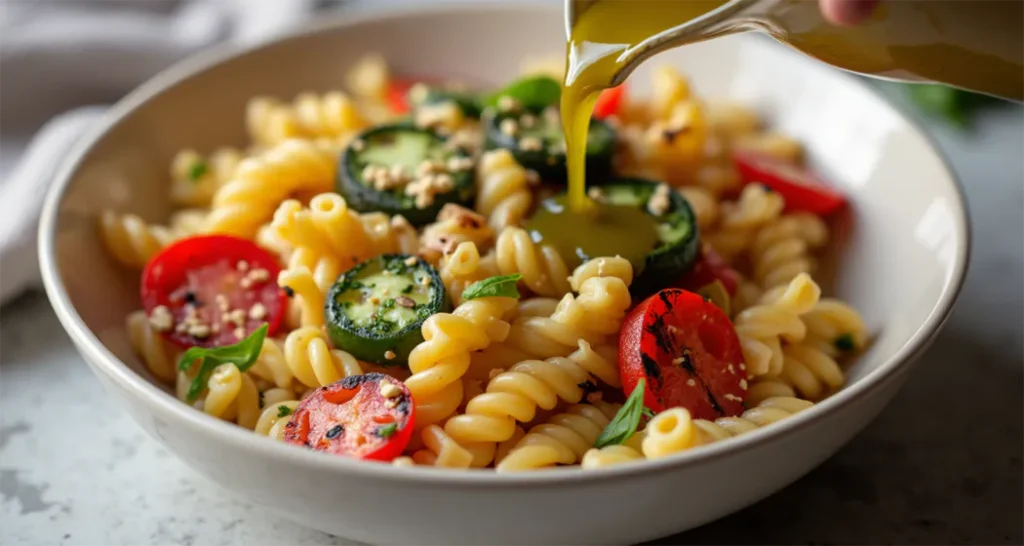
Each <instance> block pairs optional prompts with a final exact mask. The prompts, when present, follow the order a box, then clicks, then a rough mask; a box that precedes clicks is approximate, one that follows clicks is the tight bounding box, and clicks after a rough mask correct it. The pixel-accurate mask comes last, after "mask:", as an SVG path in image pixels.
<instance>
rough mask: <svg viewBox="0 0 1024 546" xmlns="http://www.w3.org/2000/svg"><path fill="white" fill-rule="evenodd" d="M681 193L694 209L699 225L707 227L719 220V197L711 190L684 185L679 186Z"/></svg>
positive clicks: (701, 227) (703, 227) (702, 227)
mask: <svg viewBox="0 0 1024 546" xmlns="http://www.w3.org/2000/svg"><path fill="white" fill-rule="evenodd" d="M679 193H680V194H681V195H682V196H683V198H684V199H686V201H687V202H688V203H689V204H690V208H691V209H693V214H694V216H696V217H697V227H699V228H700V229H707V228H709V227H711V226H712V225H714V223H715V221H716V220H718V199H716V198H715V195H714V194H713V193H712V192H711V191H710V190H707V189H705V188H702V187H699V186H684V187H682V188H679Z"/></svg>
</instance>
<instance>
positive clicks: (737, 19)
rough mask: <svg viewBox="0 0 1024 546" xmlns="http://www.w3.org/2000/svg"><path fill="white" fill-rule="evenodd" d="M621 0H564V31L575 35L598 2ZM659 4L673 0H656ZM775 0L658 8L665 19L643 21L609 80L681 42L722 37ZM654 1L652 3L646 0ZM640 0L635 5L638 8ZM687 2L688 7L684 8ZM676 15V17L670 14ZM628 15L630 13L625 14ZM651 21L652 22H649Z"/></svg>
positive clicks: (617, 81)
mask: <svg viewBox="0 0 1024 546" xmlns="http://www.w3.org/2000/svg"><path fill="white" fill-rule="evenodd" d="M621 1H623V0H565V32H566V37H567V38H568V39H570V40H572V39H573V37H574V29H575V28H576V26H577V23H578V22H579V21H580V19H581V18H582V17H584V16H585V15H586V13H587V12H588V11H590V10H592V9H594V8H595V6H597V5H598V4H602V3H605V2H621ZM655 1H657V2H658V4H660V5H661V7H664V6H665V5H666V3H667V2H671V1H673V0H655ZM775 1H777V0H730V1H726V2H720V3H715V4H720V5H718V7H716V8H714V9H711V10H708V11H707V12H704V13H700V12H697V13H693V10H692V6H694V5H699V4H694V3H692V2H685V3H682V2H681V3H680V9H679V10H675V11H673V10H668V11H664V10H659V15H666V17H664V18H660V19H657V20H655V21H652V20H650V19H648V20H646V21H642V23H643V24H642V25H641V26H642V27H643V29H644V33H643V35H642V38H641V39H639V40H638V41H637V42H636V43H631V44H628V46H627V47H626V49H625V50H623V51H622V53H621V54H620V55H619V56H618V58H617V62H616V65H617V70H616V73H615V74H614V77H613V79H612V82H611V83H612V85H619V84H620V83H622V82H623V81H625V80H626V78H627V77H628V76H629V75H630V74H631V73H632V72H633V70H635V69H636V67H637V66H639V65H640V64H641V63H643V62H644V61H646V60H647V59H649V58H651V57H653V56H654V55H657V54H658V53H661V52H663V51H667V50H669V49H673V48H676V47H679V46H682V45H686V44H691V43H694V42H700V41H704V40H707V39H710V38H714V37H716V36H722V35H725V34H730V33H733V32H736V31H738V30H740V29H742V28H743V26H745V25H746V23H748V22H749V21H751V18H750V17H748V16H750V15H753V14H754V12H760V11H763V8H764V6H765V4H773V3H774V2H775ZM649 3H653V2H649ZM639 4H640V2H636V3H635V4H634V6H636V7H637V8H638V9H637V11H641V10H642V7H641V6H639ZM687 4H688V5H689V6H690V8H691V9H686V7H687ZM673 15H676V17H673ZM626 17H627V18H628V17H629V15H626ZM652 22H653V25H652ZM639 23H641V21H639V20H638V21H629V20H619V21H614V22H613V24H616V25H631V24H639Z"/></svg>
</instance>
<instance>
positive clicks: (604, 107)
mask: <svg viewBox="0 0 1024 546" xmlns="http://www.w3.org/2000/svg"><path fill="white" fill-rule="evenodd" d="M625 97H626V84H624V83H623V84H620V85H619V86H617V87H610V88H608V89H605V90H604V91H601V94H600V95H598V96H597V102H596V103H594V117H595V118H597V119H604V118H606V117H608V116H614V115H617V114H618V113H619V110H621V109H622V103H623V102H625Z"/></svg>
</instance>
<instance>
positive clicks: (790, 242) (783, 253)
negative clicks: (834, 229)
mask: <svg viewBox="0 0 1024 546" xmlns="http://www.w3.org/2000/svg"><path fill="white" fill-rule="evenodd" d="M827 241H828V226H826V225H825V221H824V220H822V219H821V218H820V217H818V216H815V215H813V214H807V213H800V214H787V215H784V216H782V217H780V218H778V219H777V220H775V221H773V222H769V223H768V224H767V225H765V226H764V227H762V228H761V229H759V230H758V231H757V233H756V234H755V235H754V238H753V241H752V242H751V246H750V259H751V262H752V263H753V265H754V276H755V278H756V279H757V280H758V281H759V282H760V284H761V286H762V287H763V288H766V289H768V288H774V287H776V286H779V285H783V284H786V283H788V282H789V281H790V280H792V279H793V278H794V277H796V276H797V275H799V274H800V273H813V272H814V268H815V260H814V257H813V256H812V255H811V251H812V250H815V249H817V248H820V247H822V246H824V245H825V243H826V242H827Z"/></svg>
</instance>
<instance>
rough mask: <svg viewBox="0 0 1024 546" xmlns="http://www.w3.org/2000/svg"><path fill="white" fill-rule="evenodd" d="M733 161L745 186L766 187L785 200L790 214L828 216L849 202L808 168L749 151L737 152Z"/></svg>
mask: <svg viewBox="0 0 1024 546" xmlns="http://www.w3.org/2000/svg"><path fill="white" fill-rule="evenodd" d="M733 160H734V161H735V163H736V168H737V170H739V172H740V177H741V178H742V179H743V181H744V182H745V183H760V184H764V185H765V186H768V187H769V188H771V189H772V190H774V191H777V192H779V194H780V195H782V197H783V198H784V199H785V200H786V210H787V211H793V212H799V211H804V212H810V213H813V214H817V215H819V216H825V215H827V214H830V213H832V212H835V211H836V210H838V209H839V208H840V207H842V206H843V204H845V203H846V198H845V197H844V196H843V194H841V193H839V192H838V191H836V190H834V189H832V188H831V187H829V186H828V185H827V184H825V183H824V182H822V181H821V179H820V178H818V177H817V176H815V175H814V173H812V172H811V171H809V170H807V169H803V168H800V167H796V166H793V165H790V164H788V163H785V162H782V161H778V160H776V159H772V158H770V157H767V156H764V155H760V154H754V153H750V152H737V153H735V154H734V155H733Z"/></svg>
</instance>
